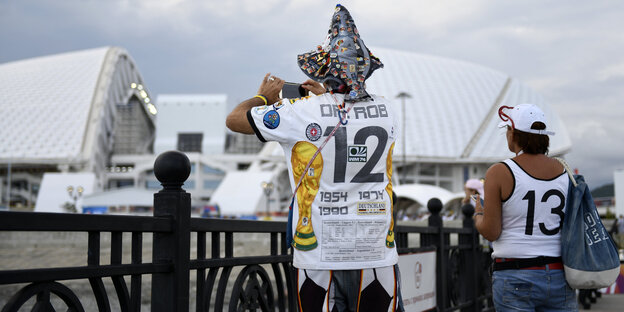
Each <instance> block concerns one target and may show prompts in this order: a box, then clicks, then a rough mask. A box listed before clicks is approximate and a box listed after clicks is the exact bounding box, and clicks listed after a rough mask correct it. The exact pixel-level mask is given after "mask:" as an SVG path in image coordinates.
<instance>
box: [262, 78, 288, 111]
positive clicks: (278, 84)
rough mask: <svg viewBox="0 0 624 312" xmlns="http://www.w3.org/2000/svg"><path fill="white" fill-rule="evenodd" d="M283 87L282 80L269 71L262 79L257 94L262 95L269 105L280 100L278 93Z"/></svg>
mask: <svg viewBox="0 0 624 312" xmlns="http://www.w3.org/2000/svg"><path fill="white" fill-rule="evenodd" d="M283 87H284V80H282V79H280V78H278V77H275V76H271V73H268V74H266V75H265V76H264V79H262V83H261V84H260V88H258V94H262V95H264V96H265V97H266V99H267V102H268V104H269V105H271V104H274V103H275V102H277V101H279V100H280V97H279V93H280V91H282V88H283Z"/></svg>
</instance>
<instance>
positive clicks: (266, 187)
mask: <svg viewBox="0 0 624 312" xmlns="http://www.w3.org/2000/svg"><path fill="white" fill-rule="evenodd" d="M261 185H262V190H263V191H264V195H266V217H265V219H266V220H271V215H270V214H269V206H270V204H271V193H273V189H274V188H275V185H274V184H273V182H262V184H261Z"/></svg>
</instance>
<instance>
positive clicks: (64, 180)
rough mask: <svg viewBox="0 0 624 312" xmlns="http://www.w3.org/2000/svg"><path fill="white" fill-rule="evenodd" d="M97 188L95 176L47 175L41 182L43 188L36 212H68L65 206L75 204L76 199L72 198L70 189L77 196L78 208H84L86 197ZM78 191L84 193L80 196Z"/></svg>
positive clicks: (85, 174) (87, 173)
mask: <svg viewBox="0 0 624 312" xmlns="http://www.w3.org/2000/svg"><path fill="white" fill-rule="evenodd" d="M94 186H95V174H94V173H92V172H83V173H46V174H44V175H43V180H42V181H41V188H40V189H39V195H38V198H37V204H36V205H35V212H68V211H66V210H65V208H64V206H65V204H67V203H69V204H73V203H74V199H73V198H72V197H71V196H70V194H69V192H68V188H69V187H71V188H72V192H73V193H74V195H76V202H75V204H76V208H77V210H78V211H81V209H80V208H79V207H81V206H82V200H83V199H84V196H87V195H88V194H91V193H92V192H93V188H94ZM78 189H82V192H81V193H80V194H78Z"/></svg>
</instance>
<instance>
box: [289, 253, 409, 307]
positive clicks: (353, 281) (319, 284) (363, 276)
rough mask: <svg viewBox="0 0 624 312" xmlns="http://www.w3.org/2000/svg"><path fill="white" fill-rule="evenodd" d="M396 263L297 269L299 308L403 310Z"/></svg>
mask: <svg viewBox="0 0 624 312" xmlns="http://www.w3.org/2000/svg"><path fill="white" fill-rule="evenodd" d="M400 283H401V279H400V276H399V268H398V265H395V266H388V267H382V268H375V269H364V270H329V271H328V270H304V269H297V297H298V303H299V311H301V312H320V311H323V312H335V311H339V312H342V311H352V312H380V311H388V312H395V311H403V303H402V302H401V301H402V299H401V291H400V287H399V285H400Z"/></svg>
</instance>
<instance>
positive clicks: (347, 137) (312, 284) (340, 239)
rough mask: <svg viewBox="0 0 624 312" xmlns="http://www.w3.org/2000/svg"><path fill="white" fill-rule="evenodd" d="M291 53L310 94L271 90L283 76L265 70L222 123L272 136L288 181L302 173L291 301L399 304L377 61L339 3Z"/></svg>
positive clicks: (335, 305)
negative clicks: (375, 84)
mask: <svg viewBox="0 0 624 312" xmlns="http://www.w3.org/2000/svg"><path fill="white" fill-rule="evenodd" d="M298 63H299V67H300V69H301V70H302V71H303V72H304V74H306V75H307V76H308V77H309V78H310V79H309V80H307V81H305V82H303V84H302V87H303V88H304V89H306V90H308V91H310V92H312V93H313V94H314V95H315V96H308V97H303V98H293V99H280V98H279V92H280V90H281V89H282V87H283V85H284V81H283V80H282V79H280V78H277V77H275V76H271V75H269V74H267V75H266V76H265V77H264V79H263V80H262V82H261V84H260V88H259V89H258V94H257V95H256V96H254V97H252V98H250V99H247V100H245V101H243V102H242V103H240V104H238V106H237V107H236V108H234V110H233V111H232V112H231V113H230V114H229V116H228V117H227V120H226V125H227V127H228V128H230V129H231V130H232V131H235V132H240V133H247V134H252V133H255V134H256V136H257V137H258V138H259V139H260V140H261V141H263V142H264V141H277V142H279V143H280V144H281V146H282V148H283V149H284V154H285V155H286V161H287V162H288V173H289V177H290V183H291V186H293V190H295V188H296V187H297V186H298V185H299V181H302V183H301V184H300V185H301V186H300V187H299V188H298V189H296V192H295V194H296V197H295V200H294V202H293V216H294V218H293V221H294V222H293V223H292V226H291V229H292V230H293V233H294V242H293V243H292V247H294V256H293V265H294V266H295V267H296V268H297V269H298V271H297V279H296V280H297V281H298V287H297V292H298V293H297V295H298V298H299V302H300V305H299V308H300V309H301V310H303V311H356V310H358V311H395V310H398V311H400V310H402V302H401V297H400V289H399V277H398V275H399V274H398V267H397V266H396V264H397V262H398V254H397V251H396V245H395V236H394V219H393V212H392V210H393V209H392V207H393V203H394V201H393V199H392V150H393V147H394V142H395V140H396V138H397V137H398V135H399V124H400V123H399V121H398V118H397V116H396V115H395V114H394V113H393V112H392V105H391V104H390V102H389V101H388V100H387V99H385V98H383V97H381V96H377V95H372V94H368V93H367V92H366V90H365V85H364V82H365V80H366V79H367V78H368V77H369V76H370V75H371V74H372V73H373V71H375V70H376V69H378V68H381V67H382V66H383V65H382V63H381V61H380V60H379V59H378V58H377V57H375V56H373V55H372V54H371V53H370V52H369V50H368V49H367V47H366V45H365V44H364V42H363V41H362V39H360V35H359V33H358V30H357V28H356V27H355V23H354V22H353V19H352V18H351V15H350V14H349V12H348V11H347V9H346V8H345V7H343V6H341V5H337V6H336V11H335V13H334V15H333V17H332V21H331V24H330V29H329V32H328V35H327V39H326V40H325V42H324V43H323V45H322V46H319V47H318V48H317V49H315V50H314V51H311V52H308V53H304V54H301V55H299V56H298ZM321 83H322V84H321ZM328 138H329V141H326V140H327V139H328ZM326 142H327V143H328V144H326V145H325V143H326ZM319 151H320V152H319ZM315 156H316V157H315ZM312 159H313V161H311V160H312ZM308 166H309V167H308ZM354 247H357V248H354Z"/></svg>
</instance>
